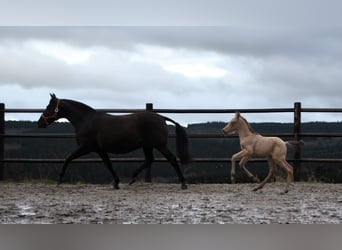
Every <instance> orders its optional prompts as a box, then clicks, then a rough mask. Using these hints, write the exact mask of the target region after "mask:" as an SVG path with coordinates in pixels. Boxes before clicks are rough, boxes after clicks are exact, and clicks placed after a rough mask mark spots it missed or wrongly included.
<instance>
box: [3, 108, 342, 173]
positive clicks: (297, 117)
mask: <svg viewBox="0 0 342 250" xmlns="http://www.w3.org/2000/svg"><path fill="white" fill-rule="evenodd" d="M146 110H148V111H152V112H156V113H168V114H220V113H235V112H236V111H239V112H241V113H293V114H294V120H293V123H294V127H293V133H276V134H275V133H264V134H262V135H264V136H278V137H281V138H291V139H293V138H294V140H297V141H300V140H302V138H308V137H313V138H317V137H342V133H302V132H301V113H305V112H315V113H321V112H322V113H326V112H328V113H342V108H334V109H333V108H301V103H298V102H296V103H294V107H293V108H268V109H238V110H237V109H154V108H153V104H151V103H147V104H146V108H145V109H98V111H101V112H106V113H111V114H127V113H137V112H143V111H146ZM43 111H44V110H43V109H6V108H5V105H4V104H0V180H2V179H3V168H4V164H5V163H7V164H10V163H63V162H64V159H29V158H11V159H5V158H4V149H5V148H4V146H5V144H4V140H5V139H6V138H23V139H25V138H37V139H42V138H44V139H68V138H75V135H74V134H73V133H5V125H4V124H5V114H6V113H42V112H43ZM169 136H170V138H175V134H170V135H169ZM188 136H189V138H198V139H201V138H204V139H208V138H213V139H223V138H237V136H225V135H223V133H189V134H188ZM294 149H295V153H294V157H293V159H288V161H289V162H292V163H293V164H294V168H295V169H294V170H295V179H297V180H298V178H299V170H300V164H301V163H303V162H320V163H342V159H329V158H303V157H301V149H300V146H295V147H294ZM111 161H112V162H142V161H144V158H141V157H120V158H119V157H118V158H111ZM155 161H156V162H165V161H166V160H165V159H164V158H156V159H155ZM230 161H231V158H226V157H223V158H217V157H210V158H209V157H207V158H205V157H202V158H201V157H195V158H193V162H197V163H212V162H225V163H227V162H230ZM265 161H266V160H265V159H251V160H250V162H252V163H258V162H265ZM73 162H75V163H96V162H102V160H101V159H100V158H80V159H76V160H74V161H73Z"/></svg>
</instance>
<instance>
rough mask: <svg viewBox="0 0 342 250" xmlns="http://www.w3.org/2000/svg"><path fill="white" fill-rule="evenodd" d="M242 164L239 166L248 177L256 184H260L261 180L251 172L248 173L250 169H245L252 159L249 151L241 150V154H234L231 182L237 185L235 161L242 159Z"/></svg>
mask: <svg viewBox="0 0 342 250" xmlns="http://www.w3.org/2000/svg"><path fill="white" fill-rule="evenodd" d="M240 158H241V160H240V163H239V166H240V168H241V169H242V170H243V171H244V172H245V173H246V174H247V176H248V177H249V178H251V179H252V180H253V181H255V182H260V180H259V179H258V178H257V177H255V176H254V175H253V174H252V173H251V172H249V171H248V169H247V168H246V167H245V164H246V163H247V162H248V160H249V159H250V157H249V152H248V151H247V150H245V149H244V150H241V151H240V152H238V153H236V154H234V155H233V156H232V160H231V161H232V169H231V173H230V180H231V182H232V183H235V161H236V160H238V159H240Z"/></svg>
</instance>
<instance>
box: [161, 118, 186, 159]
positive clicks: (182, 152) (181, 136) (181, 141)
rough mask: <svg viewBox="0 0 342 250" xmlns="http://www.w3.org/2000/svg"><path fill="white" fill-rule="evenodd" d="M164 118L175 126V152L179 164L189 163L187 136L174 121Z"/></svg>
mask: <svg viewBox="0 0 342 250" xmlns="http://www.w3.org/2000/svg"><path fill="white" fill-rule="evenodd" d="M164 118H165V120H166V121H169V122H172V123H173V124H175V125H176V150H177V156H178V158H179V159H180V162H181V163H183V164H186V163H189V162H190V161H191V155H190V152H189V141H188V135H187V133H186V131H185V129H184V128H183V127H182V126H181V125H179V123H177V122H175V121H174V120H172V119H170V118H168V117H165V116H164Z"/></svg>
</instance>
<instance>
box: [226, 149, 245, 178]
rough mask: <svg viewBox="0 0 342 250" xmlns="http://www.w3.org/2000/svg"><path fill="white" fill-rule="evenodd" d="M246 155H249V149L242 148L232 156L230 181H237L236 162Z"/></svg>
mask: <svg viewBox="0 0 342 250" xmlns="http://www.w3.org/2000/svg"><path fill="white" fill-rule="evenodd" d="M246 155H248V151H247V150H241V151H240V152H238V153H236V154H234V155H233V156H232V159H231V162H232V168H231V170H230V181H231V182H232V183H233V184H234V183H236V179H235V162H236V161H237V160H238V159H240V158H242V157H245V156H246Z"/></svg>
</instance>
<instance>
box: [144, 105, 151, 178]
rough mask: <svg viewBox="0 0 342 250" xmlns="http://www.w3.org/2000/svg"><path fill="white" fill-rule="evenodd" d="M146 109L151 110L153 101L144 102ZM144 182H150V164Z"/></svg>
mask: <svg viewBox="0 0 342 250" xmlns="http://www.w3.org/2000/svg"><path fill="white" fill-rule="evenodd" d="M146 111H149V112H152V111H153V103H146ZM145 182H152V176H151V166H149V167H148V168H146V170H145Z"/></svg>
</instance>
